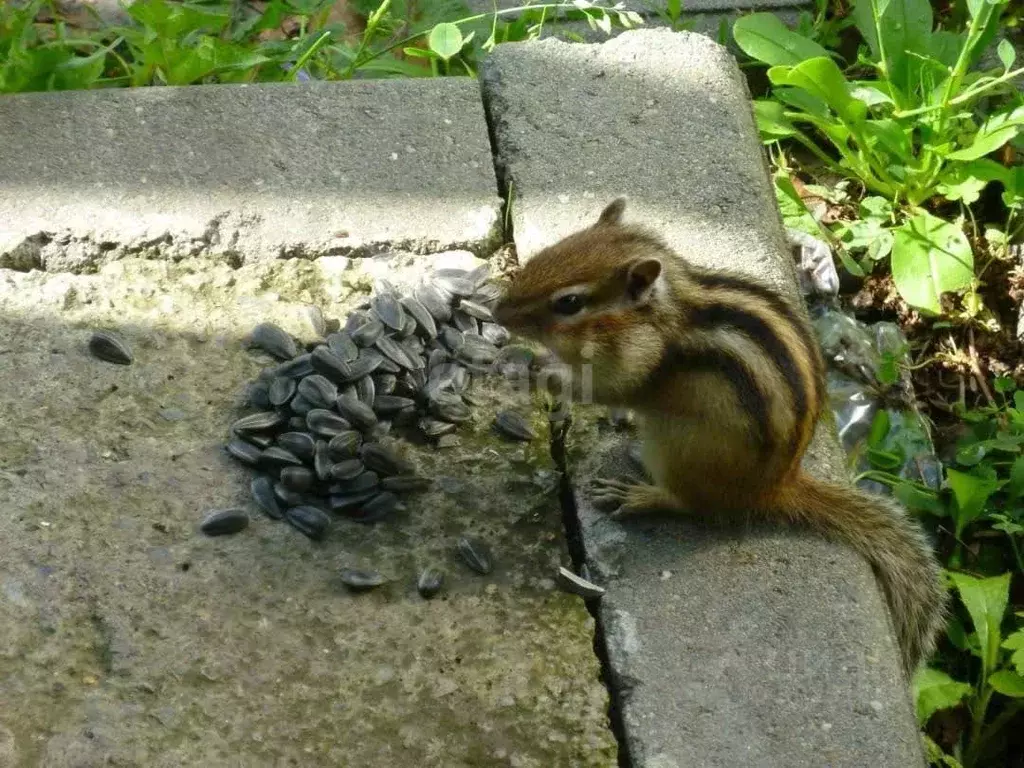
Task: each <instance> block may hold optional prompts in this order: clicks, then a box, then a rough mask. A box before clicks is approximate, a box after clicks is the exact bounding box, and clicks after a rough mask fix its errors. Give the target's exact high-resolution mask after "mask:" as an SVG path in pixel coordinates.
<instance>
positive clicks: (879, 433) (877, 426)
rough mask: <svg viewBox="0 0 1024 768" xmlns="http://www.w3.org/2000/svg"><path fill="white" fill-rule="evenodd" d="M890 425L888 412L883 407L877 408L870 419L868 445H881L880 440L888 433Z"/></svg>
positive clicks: (875, 446) (874, 446)
mask: <svg viewBox="0 0 1024 768" xmlns="http://www.w3.org/2000/svg"><path fill="white" fill-rule="evenodd" d="M890 425H891V420H890V419H889V412H888V411H887V410H885V409H884V408H881V409H879V410H878V411H877V412H876V413H875V417H874V418H873V419H872V420H871V429H870V430H869V431H868V440H867V443H868V445H869V446H871V447H872V448H877V447H878V446H879V445H881V444H882V441H883V440H885V438H886V436H887V435H888V434H889V427H890Z"/></svg>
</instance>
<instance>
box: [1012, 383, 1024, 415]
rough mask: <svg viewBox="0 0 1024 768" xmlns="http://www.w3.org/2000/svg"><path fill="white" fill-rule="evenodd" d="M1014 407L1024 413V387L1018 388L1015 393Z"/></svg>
mask: <svg viewBox="0 0 1024 768" xmlns="http://www.w3.org/2000/svg"><path fill="white" fill-rule="evenodd" d="M1013 407H1014V408H1015V409H1016V410H1018V411H1020V412H1022V413H1024V389H1018V390H1017V391H1016V392H1014V393H1013Z"/></svg>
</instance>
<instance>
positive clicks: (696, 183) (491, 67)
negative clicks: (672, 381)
mask: <svg viewBox="0 0 1024 768" xmlns="http://www.w3.org/2000/svg"><path fill="white" fill-rule="evenodd" d="M483 87H484V96H485V100H486V102H487V104H488V106H489V110H490V117H491V121H492V126H493V129H494V133H495V136H496V142H497V150H498V153H499V161H500V163H501V166H502V167H503V173H504V174H505V176H506V182H507V183H508V184H509V185H510V186H511V188H512V189H513V190H514V193H515V197H514V200H515V203H514V208H513V220H514V226H515V237H516V242H517V246H518V250H519V256H520V260H525V259H528V258H529V257H530V255H531V254H532V253H534V252H535V251H536V250H537V249H538V248H540V247H542V246H544V245H546V244H548V243H550V242H552V241H554V240H555V239H557V238H559V237H561V236H562V235H564V234H566V233H568V232H570V231H572V230H574V229H576V228H578V227H580V226H582V225H587V224H590V223H591V222H593V221H594V220H595V219H596V216H597V214H598V212H599V211H600V209H601V207H603V205H604V204H606V203H607V202H608V201H610V200H611V199H612V198H614V197H615V196H617V195H620V194H626V195H628V196H629V197H630V198H631V203H630V207H629V208H628V209H627V216H628V217H629V218H630V219H631V220H633V221H636V222H640V223H644V224H647V225H650V226H652V227H654V228H656V229H657V230H658V231H659V232H660V233H662V234H663V235H664V236H665V237H666V238H667V240H668V241H669V242H670V243H671V244H672V245H673V246H675V247H676V248H678V249H679V250H680V251H681V253H683V254H684V255H685V256H687V257H689V258H691V259H693V260H694V261H695V262H699V263H703V264H706V265H717V266H723V267H731V268H733V269H736V270H738V271H741V272H746V273H749V274H754V275H757V276H758V277H759V278H761V279H762V280H765V281H767V282H769V283H771V284H773V285H775V286H777V287H778V289H779V290H781V291H783V292H785V293H787V294H788V295H790V296H793V297H795V296H797V290H796V279H795V274H794V269H793V264H792V261H791V259H790V257H789V253H788V249H787V247H786V243H785V240H784V234H783V228H782V224H781V221H780V218H779V215H778V212H777V210H776V207H775V202H774V197H773V195H772V191H771V186H770V181H769V179H768V176H767V173H766V168H765V166H764V164H763V160H762V155H761V149H760V146H759V143H758V141H757V134H756V129H755V126H754V121H753V116H752V114H751V110H750V106H749V102H748V99H747V93H746V88H745V85H744V83H743V81H742V78H741V75H740V73H739V70H738V68H737V67H736V65H735V62H734V61H733V60H732V58H731V57H730V56H728V54H727V53H726V52H725V51H724V50H723V49H722V48H721V47H719V46H717V45H715V44H713V43H712V42H710V41H709V40H707V39H706V38H704V37H701V36H699V35H693V34H673V33H671V32H668V31H665V30H651V31H638V32H628V33H624V34H622V35H620V36H619V37H617V38H615V39H614V40H612V41H610V42H608V43H605V44H603V45H600V46H590V45H572V44H567V43H561V42H558V41H544V42H540V43H529V44H509V45H505V46H501V47H499V48H498V49H497V50H496V51H495V53H494V54H493V55H492V56H491V57H490V59H489V60H488V62H487V64H486V66H485V68H484V86H483ZM592 416H593V414H591V417H592ZM596 430H597V428H596V427H595V426H594V424H593V423H592V422H591V423H589V424H588V418H584V419H582V422H581V424H580V425H578V427H577V429H576V432H575V437H574V441H575V443H574V445H573V447H572V455H571V460H572V466H571V468H572V471H573V473H574V475H575V479H576V481H577V494H576V502H577V505H578V507H579V519H580V524H581V527H582V534H583V537H582V538H583V545H584V548H585V555H586V559H587V562H588V564H589V565H590V566H591V567H592V568H593V569H594V570H595V571H596V572H597V575H598V577H599V579H601V580H604V581H606V586H607V587H608V594H607V595H606V596H605V597H604V598H603V600H602V601H601V603H600V609H599V619H600V623H601V626H602V628H603V630H604V632H605V635H606V644H607V649H608V654H609V658H610V661H611V665H612V667H613V675H614V680H613V689H614V691H615V693H616V695H617V696H618V698H619V705H620V712H621V715H622V719H623V722H624V728H625V734H626V741H627V745H628V751H629V754H630V757H631V758H632V760H633V761H634V763H633V764H634V765H642V766H659V768H665V767H666V766H697V765H699V766H736V765H750V766H778V765H785V766H820V765H829V766H851V767H852V766H865V765H885V766H894V767H895V766H910V765H920V764H921V762H922V756H921V752H920V747H919V742H918V736H917V730H916V726H915V722H914V718H913V712H912V708H911V703H910V697H909V695H908V691H907V689H906V686H905V683H904V682H903V680H902V677H901V674H900V670H899V665H898V656H897V653H896V649H895V646H894V641H893V638H892V634H891V629H890V627H889V623H888V617H887V615H886V613H885V608H884V605H883V602H882V599H881V596H880V594H879V592H878V589H877V587H876V585H875V583H874V580H873V577H872V575H871V573H870V570H869V568H868V566H867V564H866V562H864V561H863V560H861V559H860V558H858V557H857V556H856V555H855V554H854V553H853V552H852V551H850V550H848V549H845V548H842V547H839V546H835V545H832V544H829V543H826V542H824V541H822V540H820V539H818V538H815V537H812V536H809V535H797V534H792V533H786V532H781V531H777V530H774V531H772V530H769V531H761V530H757V531H755V530H744V531H735V530H733V531H729V530H719V531H715V530H706V529H703V530H702V529H700V528H696V527H694V526H692V525H690V524H687V523H684V522H683V521H680V520H678V519H675V520H674V519H667V520H666V519H652V518H646V519H644V518H635V519H634V520H632V521H629V522H626V523H617V522H613V521H611V520H609V519H608V518H607V516H605V515H603V514H601V513H600V512H598V511H596V510H594V509H592V508H591V505H590V504H589V502H588V497H587V491H586V486H587V481H588V479H589V478H592V477H594V476H596V475H598V474H608V473H611V474H612V476H614V475H615V473H616V472H619V471H621V470H622V469H623V468H624V466H625V465H624V462H625V461H626V460H625V459H624V452H623V450H622V449H621V446H619V445H618V444H617V441H615V440H612V441H609V440H607V439H606V438H604V437H602V436H600V435H599V434H598V432H597V431H596ZM810 457H811V461H810V464H811V469H812V471H814V472H815V473H820V474H826V475H831V476H835V477H839V476H842V475H843V474H844V473H843V468H842V466H843V465H842V457H841V452H840V449H839V447H838V444H837V442H836V440H835V438H834V435H833V434H831V432H830V430H829V429H827V428H825V427H823V428H822V430H821V432H820V434H819V435H818V436H817V438H816V441H815V443H814V444H813V446H812V449H811V451H810Z"/></svg>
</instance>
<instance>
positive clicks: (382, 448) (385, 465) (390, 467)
mask: <svg viewBox="0 0 1024 768" xmlns="http://www.w3.org/2000/svg"><path fill="white" fill-rule="evenodd" d="M359 457H360V458H361V459H362V460H363V463H364V464H365V465H366V466H367V468H369V469H372V470H373V471H374V472H376V473H377V474H378V475H384V476H388V475H407V474H410V473H412V472H413V471H415V467H414V466H413V465H412V463H411V462H410V461H409V460H408V459H403V458H402V457H401V456H399V455H398V454H397V453H395V452H394V451H393V450H392V449H390V448H389V447H387V446H386V445H383V444H381V443H363V446H362V448H360V449H359Z"/></svg>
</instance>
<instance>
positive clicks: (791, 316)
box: [695, 272, 824, 379]
mask: <svg viewBox="0 0 1024 768" xmlns="http://www.w3.org/2000/svg"><path fill="white" fill-rule="evenodd" d="M695 277H696V280H697V282H698V284H700V285H701V286H703V287H705V288H731V289H733V290H736V291H742V292H746V293H749V294H751V295H753V296H757V297H758V298H759V299H762V300H763V301H764V302H765V303H767V304H768V306H770V307H771V308H772V309H773V310H775V312H776V313H778V314H779V315H780V316H781V317H783V318H784V319H785V320H786V321H787V322H788V323H789V324H790V326H792V328H793V330H794V331H795V332H796V334H797V336H799V338H800V341H802V342H803V344H804V348H805V349H806V350H807V354H808V356H809V358H810V362H811V367H812V369H813V371H814V376H815V378H818V379H820V378H821V377H822V376H824V371H823V370H822V365H821V359H820V357H819V351H818V344H817V342H816V341H815V339H814V338H813V337H812V336H811V333H810V331H809V329H808V328H807V325H806V324H805V323H804V322H803V321H802V320H801V318H800V317H799V316H798V315H797V313H796V312H795V311H794V309H793V307H791V306H790V305H789V303H788V302H786V300H785V299H783V298H782V297H781V296H779V295H778V294H777V293H776V292H775V291H773V290H771V289H770V288H767V287H766V286H763V285H761V284H760V283H756V282H754V281H752V280H748V279H746V278H743V277H739V276H738V275H728V274H724V273H720V272H706V273H700V274H697V275H695Z"/></svg>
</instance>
